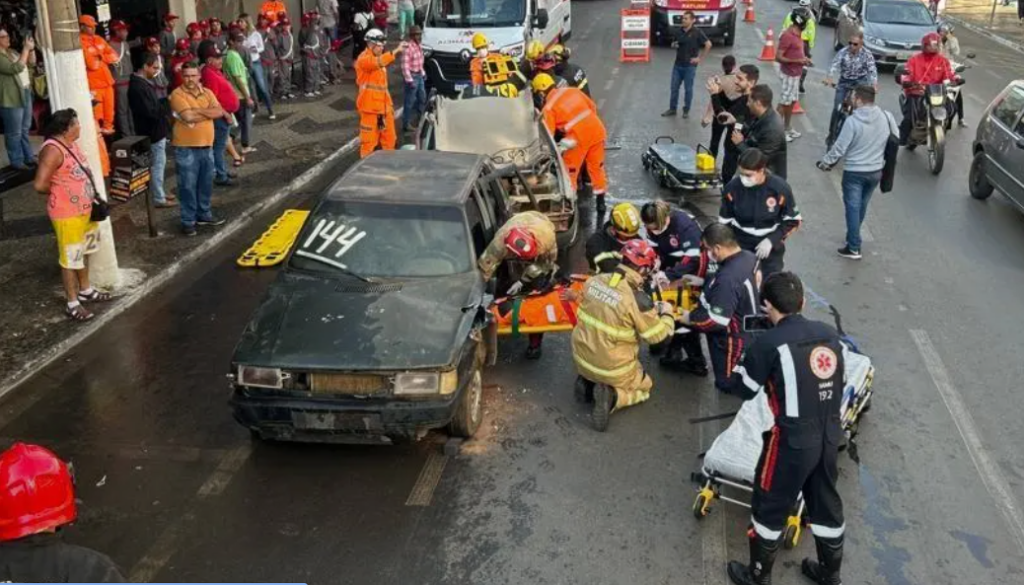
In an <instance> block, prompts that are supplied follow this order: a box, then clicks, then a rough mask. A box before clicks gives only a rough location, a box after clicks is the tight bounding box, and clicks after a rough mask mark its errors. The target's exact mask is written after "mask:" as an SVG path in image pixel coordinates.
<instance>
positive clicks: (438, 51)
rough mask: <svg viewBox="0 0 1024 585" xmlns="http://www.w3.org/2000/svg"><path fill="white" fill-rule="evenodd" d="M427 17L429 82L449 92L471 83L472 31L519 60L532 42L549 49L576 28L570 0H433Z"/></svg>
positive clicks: (425, 49) (425, 47) (425, 52)
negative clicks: (573, 22)
mask: <svg viewBox="0 0 1024 585" xmlns="http://www.w3.org/2000/svg"><path fill="white" fill-rule="evenodd" d="M424 17H425V18H424V22H423V55H424V59H425V63H424V66H425V68H426V70H427V80H428V83H429V86H430V87H432V88H434V89H436V90H437V92H438V93H440V94H442V95H449V96H451V95H457V94H458V93H459V92H461V91H462V90H463V89H465V88H466V87H467V86H468V85H469V62H470V60H471V59H472V58H473V55H474V51H473V48H472V47H471V46H470V40H471V39H472V38H473V35H474V34H476V33H483V34H484V35H485V36H486V37H487V39H488V40H489V41H490V43H491V50H495V51H501V52H503V53H506V54H508V55H511V56H512V57H515V58H516V59H520V58H521V57H522V56H523V53H524V52H525V50H526V45H527V43H529V42H530V41H532V40H534V39H537V40H539V41H540V42H541V43H543V44H544V46H545V47H546V46H549V45H551V44H553V43H556V42H563V41H565V40H567V39H568V38H569V35H570V33H571V31H572V10H571V8H570V0H430V1H429V2H428V4H427V8H426V12H425V14H424Z"/></svg>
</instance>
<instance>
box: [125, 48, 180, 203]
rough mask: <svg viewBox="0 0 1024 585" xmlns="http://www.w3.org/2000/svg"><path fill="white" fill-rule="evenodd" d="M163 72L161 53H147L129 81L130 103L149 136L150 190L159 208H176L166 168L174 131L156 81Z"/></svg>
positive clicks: (135, 123) (138, 127) (137, 124)
mask: <svg viewBox="0 0 1024 585" xmlns="http://www.w3.org/2000/svg"><path fill="white" fill-rule="evenodd" d="M158 75H160V55H157V54H155V53H146V54H144V55H143V56H142V66H141V67H140V68H139V70H138V71H136V72H135V74H134V75H132V78H131V79H130V80H129V81H128V106H129V108H130V109H131V114H132V123H133V126H134V128H135V131H136V132H138V133H139V134H140V135H141V136H146V137H148V138H149V159H150V166H149V177H150V178H149V192H150V193H151V194H152V196H153V205H155V206H156V207H174V206H175V205H177V198H176V197H174V196H172V195H167V193H166V192H165V191H164V172H165V170H166V169H167V137H168V136H169V135H170V133H171V125H170V122H169V120H168V118H169V115H170V112H169V111H168V108H167V100H166V99H165V98H161V97H160V95H159V93H158V91H157V86H156V83H155V80H156V78H157V76H158Z"/></svg>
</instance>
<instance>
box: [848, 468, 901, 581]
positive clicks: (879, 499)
mask: <svg viewBox="0 0 1024 585" xmlns="http://www.w3.org/2000/svg"><path fill="white" fill-rule="evenodd" d="M859 469H860V486H861V489H862V490H863V492H864V499H865V506H864V523H865V524H866V525H867V526H868V527H869V528H870V529H871V534H872V536H874V539H875V545H874V546H872V547H871V556H872V557H874V559H875V561H876V562H877V563H878V571H879V573H881V574H882V576H883V577H885V580H886V583H889V585H913V584H912V582H911V581H910V579H908V578H907V576H906V573H905V571H904V569H905V568H906V565H907V563H908V562H910V553H909V552H908V551H907V549H905V548H903V547H900V546H895V545H894V544H892V543H891V542H889V536H890V535H892V534H894V533H896V532H899V531H901V530H906V529H907V523H906V522H905V521H904V520H903V519H902V518H897V517H896V516H894V515H893V513H892V507H891V506H890V504H889V498H887V497H886V496H885V492H884V490H885V489H886V488H885V487H884V486H882V485H880V484H879V482H878V480H877V479H876V478H875V476H874V475H872V474H871V472H870V471H868V468H867V466H865V465H861V466H860V467H859Z"/></svg>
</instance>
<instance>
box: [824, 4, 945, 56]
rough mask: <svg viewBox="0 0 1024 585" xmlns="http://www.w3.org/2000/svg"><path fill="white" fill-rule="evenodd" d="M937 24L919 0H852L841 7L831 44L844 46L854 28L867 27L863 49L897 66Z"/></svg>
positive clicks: (918, 48) (918, 47)
mask: <svg viewBox="0 0 1024 585" xmlns="http://www.w3.org/2000/svg"><path fill="white" fill-rule="evenodd" d="M937 26H938V23H937V22H936V21H935V18H933V17H932V14H931V12H928V7H927V6H926V5H925V4H923V3H921V2H919V1H918V0H850V2H849V3H847V4H846V5H844V6H842V7H841V8H840V9H839V19H838V20H837V22H836V28H835V36H834V38H833V41H832V47H833V48H834V49H835V50H837V51H838V50H839V49H841V48H843V47H844V46H845V45H846V43H847V42H849V40H850V35H852V34H853V33H854V31H857V30H860V29H863V30H864V48H865V49H867V50H869V51H871V54H872V55H874V56H875V61H877V62H878V64H879V65H896V64H898V63H904V62H906V61H907V59H910V57H911V56H912V55H913V54H914V53H916V52H918V51H920V50H921V37H923V36H924V35H926V34H928V33H930V32H935V29H936V27H937Z"/></svg>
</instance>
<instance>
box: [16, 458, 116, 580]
mask: <svg viewBox="0 0 1024 585" xmlns="http://www.w3.org/2000/svg"><path fill="white" fill-rule="evenodd" d="M77 517H78V508H77V506H76V504H75V485H74V479H73V478H72V476H71V470H70V468H69V466H68V464H67V463H65V462H63V461H61V460H60V458H59V457H57V456H56V455H54V454H53V452H51V451H50V450H48V449H46V448H44V447H40V446H38V445H30V444H27V443H15V444H14V445H13V446H12V447H11V448H10V449H8V450H6V451H4V452H3V453H2V454H0V578H3V579H4V580H5V581H8V582H15V583H124V582H125V578H124V576H122V574H121V570H120V569H118V567H117V565H116V564H114V561H112V560H110V557H108V556H106V555H104V554H102V553H99V552H96V551H94V550H91V549H88V548H85V547H81V546H75V545H72V544H67V543H65V542H64V540H63V538H62V537H61V535H60V533H59V532H58V531H59V530H60V529H61V528H63V527H65V526H67V525H69V524H71V523H72V522H74V521H75V519H76V518H77Z"/></svg>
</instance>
